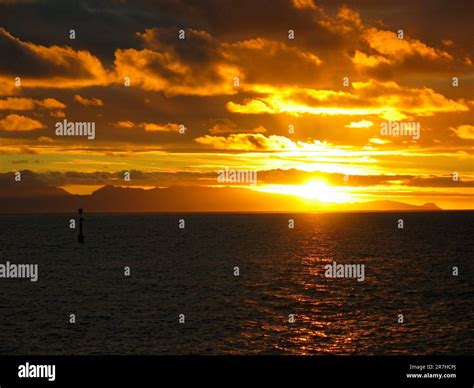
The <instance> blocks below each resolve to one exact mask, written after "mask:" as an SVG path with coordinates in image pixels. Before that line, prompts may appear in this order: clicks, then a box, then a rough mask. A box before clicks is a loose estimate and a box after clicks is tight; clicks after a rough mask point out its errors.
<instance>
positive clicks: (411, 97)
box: [226, 80, 469, 120]
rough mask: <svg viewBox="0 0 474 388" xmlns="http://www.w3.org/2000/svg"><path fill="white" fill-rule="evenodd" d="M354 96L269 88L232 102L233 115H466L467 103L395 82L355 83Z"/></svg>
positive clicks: (395, 118) (401, 117)
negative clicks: (258, 94)
mask: <svg viewBox="0 0 474 388" xmlns="http://www.w3.org/2000/svg"><path fill="white" fill-rule="evenodd" d="M352 88H353V90H352V93H350V92H340V91H332V90H316V89H293V88H280V89H267V92H268V93H267V95H266V96H264V97H258V98H251V99H246V100H244V102H243V104H238V103H234V102H232V101H231V102H228V103H227V105H226V108H227V110H228V111H230V112H233V113H242V114H262V113H268V114H278V113H286V114H290V115H294V116H299V115H301V114H312V115H323V116H324V115H330V116H335V115H352V116H358V115H359V116H368V115H374V116H379V117H381V118H383V119H386V120H400V119H403V118H406V117H408V115H417V116H432V115H434V114H435V113H439V112H465V111H468V110H469V107H468V105H467V104H466V102H465V101H463V100H459V101H455V100H450V99H448V98H446V97H444V96H443V95H442V94H439V93H436V92H435V91H434V90H432V89H429V88H423V89H417V88H408V87H402V86H399V85H398V84H397V83H395V82H379V81H375V80H370V81H367V82H353V83H352Z"/></svg>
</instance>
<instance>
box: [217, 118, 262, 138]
mask: <svg viewBox="0 0 474 388" xmlns="http://www.w3.org/2000/svg"><path fill="white" fill-rule="evenodd" d="M266 131H267V130H266V128H264V127H262V126H261V125H259V126H258V127H256V128H254V129H250V130H242V129H239V127H238V126H237V124H236V123H234V122H233V121H231V120H229V119H222V120H217V121H216V123H215V124H214V125H213V126H212V128H209V133H210V134H211V135H220V134H225V133H265V132H266Z"/></svg>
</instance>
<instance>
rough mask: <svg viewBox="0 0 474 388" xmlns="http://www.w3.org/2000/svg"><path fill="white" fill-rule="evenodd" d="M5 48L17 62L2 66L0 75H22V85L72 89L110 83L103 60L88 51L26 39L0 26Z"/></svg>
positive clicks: (12, 76)
mask: <svg viewBox="0 0 474 388" xmlns="http://www.w3.org/2000/svg"><path fill="white" fill-rule="evenodd" d="M4 47H5V50H6V51H7V52H9V53H10V55H11V56H12V58H15V61H11V62H7V63H4V64H1V65H0V77H1V78H3V79H13V78H15V77H20V78H21V86H22V87H27V88H29V87H49V88H71V87H86V86H96V85H106V84H107V83H108V82H109V76H108V73H107V71H106V70H105V69H104V67H103V66H102V64H101V62H100V60H99V59H98V58H96V57H95V56H93V55H92V54H91V53H89V52H88V51H85V50H74V49H72V48H71V47H68V46H64V47H62V46H50V47H47V46H42V45H36V44H34V43H31V42H23V41H21V40H20V39H18V38H16V37H14V36H13V35H11V34H10V33H9V32H8V31H6V30H5V29H4V28H0V50H3V48H4ZM19 69H22V70H19Z"/></svg>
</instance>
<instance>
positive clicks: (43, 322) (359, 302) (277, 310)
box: [0, 212, 474, 355]
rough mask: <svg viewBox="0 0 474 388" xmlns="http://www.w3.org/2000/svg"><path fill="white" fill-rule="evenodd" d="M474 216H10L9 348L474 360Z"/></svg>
mask: <svg viewBox="0 0 474 388" xmlns="http://www.w3.org/2000/svg"><path fill="white" fill-rule="evenodd" d="M473 215H474V213H473V212H442V213H391V214H390V213H386V214H382V213H366V214H364V213H359V214H293V215H288V214H286V215H285V214H267V215H265V214H258V215H257V214H256V215H238V214H233V215H223V214H213V215H211V214H209V215H205V214H193V215H191V214H188V215H159V214H153V215H88V214H86V215H85V237H86V240H85V244H84V245H80V244H78V243H77V230H71V229H69V219H70V218H71V216H69V215H27V216H5V215H3V216H0V254H1V257H0V258H1V260H0V264H1V263H5V262H6V261H7V260H8V261H10V262H13V263H33V264H35V263H37V264H39V279H38V281H37V282H36V283H34V282H30V281H29V280H27V279H0V354H28V355H31V354H474V317H473V311H474V308H473V307H474V264H473V259H474V254H473V253H474V242H473V235H474V234H473V231H474V217H473ZM72 216H73V217H75V215H72ZM180 218H184V219H185V221H186V228H185V229H184V230H180V229H179V228H178V220H179V219H180ZM289 218H293V219H294V220H295V228H294V229H289V228H288V219H289ZM399 218H402V219H403V220H404V229H398V228H397V220H398V219H399ZM333 261H336V262H337V263H355V264H365V281H363V282H358V281H357V280H356V279H334V278H332V279H331V278H325V277H324V271H325V269H324V265H325V264H328V263H332V262H333ZM125 266H129V267H130V268H131V276H130V277H125V276H124V267H125ZM453 266H456V267H458V268H459V275H458V276H453V275H452V267H453ZM234 267H239V269H240V276H239V277H236V276H234ZM71 313H74V314H75V315H76V323H75V324H70V323H69V315H70V314H71ZM179 314H185V323H184V324H180V323H179V322H178V316H179ZM289 314H295V319H296V321H295V322H294V323H289V322H288V317H289ZM398 314H403V316H404V323H403V324H400V323H398V322H397V320H398Z"/></svg>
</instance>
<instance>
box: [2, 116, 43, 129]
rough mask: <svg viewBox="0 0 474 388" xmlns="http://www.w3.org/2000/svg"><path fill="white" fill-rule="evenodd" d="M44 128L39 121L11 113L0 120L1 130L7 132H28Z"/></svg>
mask: <svg viewBox="0 0 474 388" xmlns="http://www.w3.org/2000/svg"><path fill="white" fill-rule="evenodd" d="M41 128H44V125H43V124H41V123H40V122H39V121H37V120H34V119H31V118H29V117H26V116H22V115H17V114H11V115H8V116H6V117H5V118H3V119H1V120H0V130H2V131H7V132H26V131H34V130H35V129H41Z"/></svg>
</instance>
